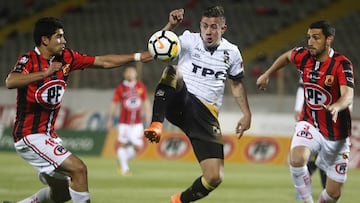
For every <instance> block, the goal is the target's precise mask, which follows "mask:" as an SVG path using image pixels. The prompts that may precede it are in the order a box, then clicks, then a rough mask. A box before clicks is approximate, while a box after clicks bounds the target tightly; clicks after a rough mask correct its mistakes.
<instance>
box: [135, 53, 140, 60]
mask: <svg viewBox="0 0 360 203" xmlns="http://www.w3.org/2000/svg"><path fill="white" fill-rule="evenodd" d="M134 61H141V53H135V54H134Z"/></svg>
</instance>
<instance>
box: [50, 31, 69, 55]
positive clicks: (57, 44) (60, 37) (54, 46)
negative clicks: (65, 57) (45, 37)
mask: <svg viewBox="0 0 360 203" xmlns="http://www.w3.org/2000/svg"><path fill="white" fill-rule="evenodd" d="M65 44H66V40H65V37H64V30H63V29H57V30H56V32H55V34H53V35H51V37H50V39H49V41H48V44H47V49H48V50H49V53H51V55H53V56H56V55H61V54H62V52H63V51H64V49H65Z"/></svg>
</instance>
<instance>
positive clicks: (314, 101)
mask: <svg viewBox="0 0 360 203" xmlns="http://www.w3.org/2000/svg"><path fill="white" fill-rule="evenodd" d="M304 89H305V99H306V104H307V105H308V106H309V107H310V108H311V109H313V110H321V109H322V108H323V105H325V106H327V105H329V104H331V102H332V97H331V94H330V93H329V92H328V91H326V90H325V89H324V88H323V87H321V86H320V85H317V84H313V83H304Z"/></svg>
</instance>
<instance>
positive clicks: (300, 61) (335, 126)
mask: <svg viewBox="0 0 360 203" xmlns="http://www.w3.org/2000/svg"><path fill="white" fill-rule="evenodd" d="M291 61H292V63H294V64H295V65H296V67H297V69H298V71H299V72H300V75H301V77H302V80H303V82H304V98H305V102H304V105H303V109H302V113H301V116H300V120H303V121H307V122H309V123H311V124H312V125H314V126H315V127H316V128H317V129H318V130H319V131H320V133H321V134H322V135H323V136H324V137H325V138H326V139H328V140H340V139H344V138H346V137H349V136H350V134H351V115H350V110H349V108H346V109H345V110H343V111H340V112H339V115H338V118H337V120H336V122H333V121H332V115H331V113H330V112H329V111H327V110H325V109H324V108H323V105H326V106H327V105H330V104H333V103H335V102H336V101H337V100H338V99H339V98H340V96H341V93H340V86H348V87H351V88H354V74H353V66H352V63H351V61H350V60H349V59H347V58H346V57H345V56H344V55H341V54H340V53H338V52H335V51H334V50H333V49H331V50H330V53H329V57H328V59H327V60H326V61H323V62H320V61H317V60H316V58H315V57H313V56H311V54H310V52H309V50H308V49H306V48H303V47H298V48H296V49H294V50H293V51H292V53H291Z"/></svg>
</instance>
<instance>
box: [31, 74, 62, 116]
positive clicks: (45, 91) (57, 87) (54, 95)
mask: <svg viewBox="0 0 360 203" xmlns="http://www.w3.org/2000/svg"><path fill="white" fill-rule="evenodd" d="M65 89H66V83H65V82H64V81H62V80H51V81H49V82H46V83H45V84H44V85H42V86H41V87H40V88H38V89H37V90H36V92H35V99H36V101H37V102H38V103H39V104H40V105H41V106H43V107H45V108H47V109H56V108H58V107H59V106H60V104H61V102H62V98H63V96H64V93H65Z"/></svg>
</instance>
